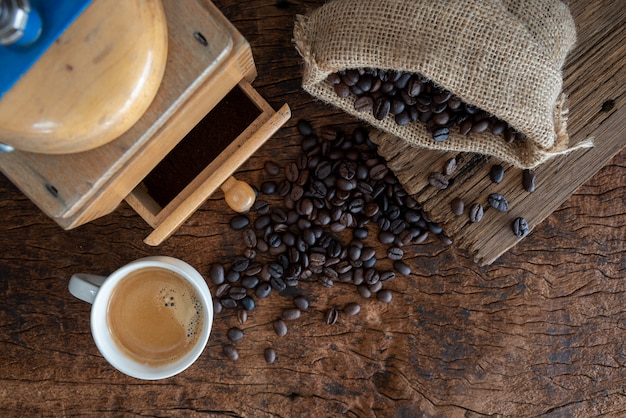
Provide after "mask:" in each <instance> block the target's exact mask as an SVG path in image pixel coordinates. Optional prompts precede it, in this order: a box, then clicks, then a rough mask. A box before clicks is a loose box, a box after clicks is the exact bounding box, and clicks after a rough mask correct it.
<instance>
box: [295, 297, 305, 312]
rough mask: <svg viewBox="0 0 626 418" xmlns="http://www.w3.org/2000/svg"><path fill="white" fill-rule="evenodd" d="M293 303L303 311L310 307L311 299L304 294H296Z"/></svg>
mask: <svg viewBox="0 0 626 418" xmlns="http://www.w3.org/2000/svg"><path fill="white" fill-rule="evenodd" d="M293 305H294V306H295V307H296V308H298V309H300V310H301V311H306V310H307V309H308V308H309V301H308V300H306V298H305V297H304V296H296V297H295V298H293Z"/></svg>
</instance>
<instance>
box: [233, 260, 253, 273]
mask: <svg viewBox="0 0 626 418" xmlns="http://www.w3.org/2000/svg"><path fill="white" fill-rule="evenodd" d="M249 265H250V260H249V259H247V258H246V257H235V259H234V260H233V263H232V265H231V267H230V268H231V269H232V270H233V271H236V272H238V273H241V272H242V271H244V270H246V269H247V268H248V266H249Z"/></svg>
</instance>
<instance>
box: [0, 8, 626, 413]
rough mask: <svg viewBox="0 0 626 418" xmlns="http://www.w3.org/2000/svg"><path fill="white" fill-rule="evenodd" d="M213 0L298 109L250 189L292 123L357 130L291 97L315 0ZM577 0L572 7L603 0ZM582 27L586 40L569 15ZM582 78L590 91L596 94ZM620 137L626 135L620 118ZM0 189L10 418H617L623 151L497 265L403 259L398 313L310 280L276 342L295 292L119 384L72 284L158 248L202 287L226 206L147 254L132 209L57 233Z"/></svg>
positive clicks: (624, 297)
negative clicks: (302, 26) (168, 365)
mask: <svg viewBox="0 0 626 418" xmlns="http://www.w3.org/2000/svg"><path fill="white" fill-rule="evenodd" d="M215 3H216V5H217V6H218V7H219V8H220V9H221V10H222V11H223V12H224V14H225V15H226V16H227V17H228V18H229V19H230V20H231V21H232V22H233V23H234V24H235V26H236V27H237V28H238V29H239V30H240V31H241V32H242V33H243V34H244V36H245V37H246V38H247V39H248V40H249V41H250V43H251V46H252V52H253V54H254V57H255V62H256V65H257V70H258V74H259V75H258V77H257V79H256V80H255V82H254V83H253V85H254V87H255V88H256V89H257V90H258V91H259V92H260V93H261V95H262V96H263V97H264V98H265V99H266V100H267V101H268V102H269V103H270V104H271V105H272V107H274V108H275V109H278V108H279V107H280V106H281V105H282V104H283V103H288V104H289V106H290V108H291V110H292V115H293V116H292V120H290V121H289V122H288V123H287V124H286V125H285V127H283V128H281V129H280V130H279V131H278V132H277V133H276V134H275V135H274V137H273V138H272V139H270V140H269V141H268V142H267V143H265V144H264V145H263V146H262V147H261V148H260V149H259V151H257V152H256V153H255V154H254V155H253V156H252V157H251V158H250V159H249V160H248V161H247V162H246V163H245V164H244V165H243V166H242V167H241V168H240V170H239V171H238V172H237V173H236V177H237V178H238V179H241V180H245V181H247V182H249V183H250V184H254V185H257V186H258V185H259V184H260V183H261V182H262V181H263V180H264V179H265V178H267V174H266V173H265V171H264V170H263V166H264V164H265V162H266V161H268V160H272V161H276V162H278V163H279V164H281V165H285V164H286V163H288V162H290V161H292V160H293V159H294V158H295V157H296V155H297V154H298V151H299V141H300V137H299V135H298V134H297V131H296V128H295V125H296V121H297V120H299V119H301V118H305V119H308V120H309V121H311V122H312V124H313V125H314V127H315V128H316V129H320V128H322V127H324V126H329V125H332V126H335V127H342V129H344V130H346V131H349V130H351V129H353V128H354V127H356V126H357V125H358V122H357V121H355V120H354V119H352V118H351V117H348V116H346V115H344V114H341V113H340V112H338V111H337V110H335V109H333V108H330V107H328V106H325V105H323V104H321V103H319V102H316V101H315V100H313V99H312V98H311V97H310V96H308V95H307V94H306V93H305V92H303V91H302V90H301V88H300V70H301V63H300V59H299V57H298V55H297V52H296V51H295V49H294V48H293V44H292V41H291V40H292V30H293V22H294V18H295V15H296V14H297V13H306V12H307V11H309V10H312V9H313V8H315V7H318V6H320V5H321V4H323V3H324V2H323V1H322V0H315V1H313V0H311V1H298V0H289V1H275V0H267V1H262V0H259V1H254V2H240V1H236V0H218V1H216V2H215ZM571 3H572V10H573V11H574V12H575V11H577V10H584V9H585V8H586V7H592V8H593V7H596V6H593V5H590V3H589V2H585V1H572V2H571ZM601 3H602V4H603V7H602V9H603V10H618V9H620V8H621V3H620V2H618V1H605V2H601ZM594 4H595V3H594ZM575 16H578V14H576V13H575ZM594 16H595V15H593V14H592V15H590V16H589V17H588V18H589V19H594ZM582 24H584V25H591V26H590V27H593V22H579V21H577V25H582ZM596 30H601V28H597V29H596ZM606 36H607V37H611V36H620V37H621V40H620V41H619V42H616V46H615V48H622V49H623V48H624V35H623V31H622V32H617V33H613V34H608V33H607V34H606ZM607 53H608V54H609V62H611V63H612V65H615V66H617V67H619V68H622V69H623V66H624V63H623V62H613V61H611V57H614V56H618V55H619V54H617V52H615V53H613V52H607ZM573 58H574V59H575V60H576V62H577V63H580V69H578V70H577V71H582V72H584V68H585V67H589V68H593V65H594V63H595V62H596V58H594V50H593V48H590V49H588V50H585V51H578V52H577V53H576V54H575V55H573ZM569 65H570V66H571V65H572V64H569ZM576 66H578V64H576ZM570 68H573V67H570ZM595 71H602V70H601V69H598V68H597V67H596V70H595ZM592 80H593V78H592ZM623 81H624V80H623V78H622V79H621V80H614V81H613V83H614V84H613V85H612V89H607V90H606V91H607V97H604V98H602V103H606V104H605V107H604V109H605V110H606V111H608V112H609V113H611V112H620V111H621V109H623V106H624V87H623V85H624V83H623ZM590 84H591V85H590V86H589V87H586V88H588V89H589V91H590V92H592V91H595V90H597V89H598V88H600V86H594V84H593V81H591V82H590ZM603 88H606V86H605V87H603ZM583 99H584V97H583ZM602 103H600V106H602ZM611 103H613V105H612V106H611ZM575 105H576V106H580V107H579V109H580V112H581V116H580V120H581V121H582V122H576V121H574V120H572V121H571V123H572V124H573V125H575V124H576V123H582V124H583V125H584V126H583V127H582V128H581V130H582V131H583V132H584V133H585V135H587V136H592V135H594V136H595V135H597V138H598V140H601V138H602V135H603V134H602V125H600V126H599V127H598V126H596V125H593V124H592V123H589V121H592V120H594V118H597V117H598V116H597V103H590V104H587V103H586V102H584V103H580V104H572V111H573V109H574V108H575V107H574V106H575ZM611 114H613V113H611ZM616 129H619V132H621V135H622V137H623V135H624V127H623V121H620V122H619V124H618V127H617V128H616ZM0 196H2V198H1V199H0V216H1V220H2V222H1V223H0V260H1V262H2V264H1V268H0V292H1V294H2V295H3V303H2V305H1V306H0V415H1V416H77V415H80V416H163V417H165V416H232V417H239V416H242V417H300V416H302V417H305V416H312V417H335V416H349V417H370V416H372V417H373V416H376V417H417V416H424V417H483V416H513V417H526V416H545V417H592V416H611V417H613V416H614V417H619V416H624V415H625V414H626V344H625V343H624V336H625V335H626V310H625V309H624V306H625V302H626V281H625V280H624V279H625V277H626V245H625V244H624V241H625V240H626V199H625V196H626V152H625V151H623V150H622V151H621V152H619V153H618V154H617V155H616V156H615V157H613V158H612V159H611V160H610V161H609V162H608V163H607V164H606V166H605V167H604V168H602V169H601V170H600V171H599V172H598V173H597V174H596V175H595V176H593V178H591V179H590V180H588V181H587V182H586V183H585V184H583V185H582V186H581V187H580V188H579V189H578V190H576V191H575V192H574V193H573V195H572V196H571V197H570V198H569V199H568V200H566V201H565V202H564V203H562V204H561V205H560V206H559V207H558V208H557V209H556V210H555V211H554V212H553V213H552V214H551V215H550V216H548V217H547V218H546V219H545V220H544V221H543V222H541V223H539V224H538V225H536V226H535V228H534V230H533V232H532V234H530V235H529V236H528V237H526V238H525V239H524V240H522V241H521V242H520V243H519V244H518V245H516V246H514V247H513V248H512V249H510V250H509V251H508V252H506V253H505V254H504V255H502V256H501V257H500V258H499V259H498V260H496V261H495V262H494V263H493V264H492V265H490V266H479V265H477V264H476V263H475V262H474V261H473V255H472V254H471V253H470V252H468V251H467V250H464V249H461V248H459V247H457V246H455V245H454V244H453V245H451V246H446V245H444V244H443V243H441V242H439V240H429V241H427V242H426V243H424V244H421V245H412V246H408V247H406V251H405V260H406V261H407V263H409V264H410V265H411V267H412V274H411V275H410V276H407V277H396V279H395V280H393V281H391V282H389V283H388V284H386V285H385V286H386V287H387V288H388V289H391V290H392V292H393V301H392V302H391V303H389V304H385V303H382V302H380V301H378V300H376V299H367V300H366V299H363V298H361V297H360V296H359V295H358V293H357V292H356V290H355V289H354V287H353V286H351V285H343V284H336V285H335V286H334V287H333V288H331V289H327V288H325V287H323V286H321V285H319V284H317V283H313V282H311V283H302V284H301V285H299V286H298V287H297V288H295V289H294V290H293V291H292V292H295V293H298V294H303V295H306V296H307V297H308V299H309V300H310V307H309V309H308V310H307V312H305V313H304V314H303V315H302V317H301V318H299V319H297V320H295V321H291V322H289V323H288V327H289V331H288V333H287V335H285V336H284V337H278V336H277V335H276V334H275V332H274V331H273V329H272V322H273V321H274V320H275V319H276V318H277V317H278V316H279V315H280V313H281V312H282V310H283V309H284V308H287V307H290V306H291V299H290V297H289V296H288V295H285V296H281V295H279V294H277V293H272V295H271V296H270V297H269V298H267V299H263V300H259V301H258V304H257V307H256V309H254V310H253V311H252V312H250V314H249V317H248V320H247V321H246V322H245V323H244V324H239V323H238V321H237V317H236V313H235V312H234V311H224V312H222V313H220V314H218V315H216V320H215V323H214V326H213V333H212V335H211V338H210V340H209V344H208V346H207V348H206V350H205V352H204V353H203V355H202V356H201V357H200V359H199V360H198V361H197V362H196V363H195V364H194V365H193V366H192V367H191V368H189V369H188V370H187V371H185V372H183V373H182V374H180V375H178V376H176V377H173V378H170V379H167V380H163V381H157V382H144V381H139V380H136V379H133V378H129V377H126V376H124V375H122V374H121V373H119V372H117V371H116V370H114V369H113V368H112V367H111V366H109V365H108V364H107V363H106V361H105V360H104V359H103V358H102V357H101V356H100V354H99V352H98V350H97V348H96V346H95V344H94V342H93V339H92V337H91V334H90V329H89V305H87V304H85V303H84V302H81V301H79V300H77V299H75V298H74V297H73V296H71V295H70V294H69V293H68V291H67V283H68V280H69V277H70V275H71V274H72V273H74V272H88V273H95V274H103V275H105V274H107V273H109V272H111V271H113V270H114V269H116V268H117V267H119V266H121V265H123V264H125V263H127V262H129V261H132V260H134V259H136V258H139V257H143V256H148V255H160V254H162V255H169V256H174V257H178V258H181V259H183V260H185V261H187V262H189V263H190V264H192V265H193V266H195V267H196V268H197V269H198V270H199V271H200V272H201V273H202V274H204V275H207V274H208V269H209V266H210V265H211V264H212V263H215V262H224V261H225V260H231V259H232V258H233V257H234V256H236V255H239V254H241V253H242V251H243V249H244V245H243V243H242V241H241V239H240V236H239V235H238V234H234V233H232V231H231V229H230V226H229V221H230V219H231V217H232V216H233V215H234V213H233V212H232V211H231V210H230V209H228V207H227V205H226V203H225V202H224V201H223V199H222V196H221V193H220V192H217V193H215V194H214V195H213V196H212V197H211V198H210V199H209V201H208V202H206V204H204V205H203V206H202V207H201V208H200V209H199V210H198V212H196V214H194V215H193V216H192V217H191V218H190V219H189V220H188V221H187V222H186V223H185V224H184V225H183V226H182V227H181V228H180V229H179V230H178V231H177V233H176V234H174V235H173V236H172V237H171V238H169V239H168V240H167V241H165V243H164V244H162V245H161V246H159V247H156V248H155V247H150V246H147V245H146V244H144V243H143V239H144V238H145V236H146V235H148V234H149V232H150V231H151V227H150V226H148V225H147V224H146V223H145V222H144V221H143V220H142V219H141V218H140V217H139V216H138V215H137V214H136V213H135V212H134V211H133V210H132V209H131V208H130V207H129V206H127V204H126V203H122V204H121V205H120V207H119V208H118V209H117V210H116V211H115V212H114V213H112V214H110V215H107V216H105V217H103V218H100V219H97V220H95V221H93V222H91V223H89V224H87V225H83V226H81V227H79V228H76V229H74V230H71V231H63V230H62V229H61V228H60V227H59V226H58V225H57V224H56V223H54V222H53V221H52V220H50V219H49V218H47V217H46V216H45V215H43V214H42V213H41V212H40V211H39V210H38V209H37V208H36V207H35V206H34V205H33V203H31V201H30V200H29V199H28V198H27V197H25V196H24V195H23V194H22V193H20V192H19V190H18V189H17V188H16V187H15V186H14V185H13V184H11V182H10V181H9V180H8V179H6V178H5V177H0ZM371 242H372V244H373V245H375V240H372V241H371ZM377 249H380V250H381V251H382V247H381V246H378V247H377ZM380 263H381V264H386V263H389V260H387V259H385V258H384V257H383V258H382V259H381V261H380ZM210 287H211V290H212V291H215V286H214V285H213V284H210ZM353 301H357V302H359V303H360V304H361V312H360V313H359V314H358V315H355V316H351V317H348V316H345V315H340V317H339V320H338V321H337V323H336V324H334V325H327V324H325V322H324V321H323V317H324V313H325V312H326V311H327V310H328V309H330V308H332V307H336V308H342V307H343V306H345V305H346V304H347V303H349V302H353ZM232 326H239V327H241V328H242V329H243V330H244V333H245V336H244V338H243V339H242V340H240V341H238V342H236V343H235V345H236V348H237V350H238V352H239V356H240V358H239V360H238V361H236V362H233V361H230V360H228V359H227V358H226V357H225V356H224V354H223V352H222V347H223V345H224V344H227V343H228V338H227V335H226V333H227V330H228V329H229V328H230V327H232ZM267 347H273V348H274V349H275V350H276V352H277V360H276V362H275V363H274V364H271V365H268V364H266V362H265V360H264V359H263V351H264V350H265V348H267Z"/></svg>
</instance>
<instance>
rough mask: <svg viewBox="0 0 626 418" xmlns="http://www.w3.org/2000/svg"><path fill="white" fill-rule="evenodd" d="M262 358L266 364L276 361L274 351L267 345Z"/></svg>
mask: <svg viewBox="0 0 626 418" xmlns="http://www.w3.org/2000/svg"><path fill="white" fill-rule="evenodd" d="M263 358H265V362H266V363H267V364H272V363H274V362H275V361H276V351H275V350H274V349H273V348H271V347H268V348H266V349H265V350H264V351H263Z"/></svg>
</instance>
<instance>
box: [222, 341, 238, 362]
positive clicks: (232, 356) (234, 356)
mask: <svg viewBox="0 0 626 418" xmlns="http://www.w3.org/2000/svg"><path fill="white" fill-rule="evenodd" d="M223 350H224V355H225V356H226V357H227V358H228V359H229V360H231V361H237V360H239V353H238V352H237V349H235V346H234V345H232V344H226V345H224V348H223Z"/></svg>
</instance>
